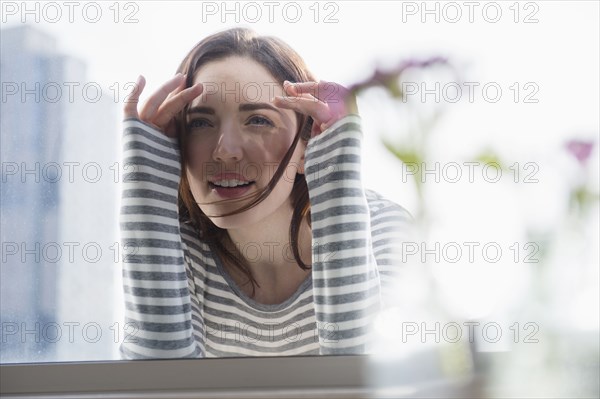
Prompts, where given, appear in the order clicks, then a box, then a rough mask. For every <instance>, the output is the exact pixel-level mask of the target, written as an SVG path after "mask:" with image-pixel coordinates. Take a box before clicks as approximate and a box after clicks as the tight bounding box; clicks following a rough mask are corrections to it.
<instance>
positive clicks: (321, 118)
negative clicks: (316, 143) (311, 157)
mask: <svg viewBox="0 0 600 399" xmlns="http://www.w3.org/2000/svg"><path fill="white" fill-rule="evenodd" d="M283 90H284V92H285V93H286V96H285V97H282V96H276V97H275V98H274V99H273V103H274V105H275V106H277V107H280V108H286V109H291V110H294V111H296V112H300V113H302V114H305V115H309V116H311V117H312V118H313V126H312V130H311V134H310V135H311V137H315V136H317V135H319V134H321V133H322V132H323V131H325V130H326V129H327V128H329V127H330V126H331V125H333V124H334V123H335V122H337V121H338V120H340V119H342V118H343V117H344V116H346V115H348V114H358V107H357V105H356V98H355V96H354V95H353V93H351V92H350V90H348V89H346V88H345V87H344V86H342V85H339V84H337V83H334V82H326V81H324V80H321V81H319V82H302V83H290V82H288V81H285V82H284V84H283Z"/></svg>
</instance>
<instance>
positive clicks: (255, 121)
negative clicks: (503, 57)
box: [248, 115, 275, 127]
mask: <svg viewBox="0 0 600 399" xmlns="http://www.w3.org/2000/svg"><path fill="white" fill-rule="evenodd" d="M248 123H249V124H251V125H257V126H269V127H273V126H275V124H274V123H273V122H271V121H270V120H269V119H267V118H265V117H264V116H259V115H255V116H252V117H251V118H250V119H249V120H248Z"/></svg>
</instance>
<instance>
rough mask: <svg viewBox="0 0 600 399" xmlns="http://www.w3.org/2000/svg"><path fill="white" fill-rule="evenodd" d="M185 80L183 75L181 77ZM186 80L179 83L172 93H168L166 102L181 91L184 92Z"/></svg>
mask: <svg viewBox="0 0 600 399" xmlns="http://www.w3.org/2000/svg"><path fill="white" fill-rule="evenodd" d="M183 76H184V78H185V75H183ZM186 83H187V82H186V79H183V80H182V81H181V84H180V85H179V86H177V88H176V89H175V90H173V91H172V92H170V93H169V95H168V96H167V100H168V99H169V98H171V97H173V96H174V95H176V94H179V93H181V91H182V90H184V89H185V88H186Z"/></svg>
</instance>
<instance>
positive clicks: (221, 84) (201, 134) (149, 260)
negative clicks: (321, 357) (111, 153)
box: [120, 29, 410, 359]
mask: <svg viewBox="0 0 600 399" xmlns="http://www.w3.org/2000/svg"><path fill="white" fill-rule="evenodd" d="M290 82H294V83H290ZM143 87H144V79H143V78H140V79H139V80H138V85H137V89H136V90H134V93H132V95H131V97H130V100H129V102H128V103H127V104H126V106H125V121H124V128H125V131H124V154H123V157H124V159H123V160H124V163H125V165H127V166H128V169H127V170H128V171H130V173H129V174H128V175H127V176H126V178H125V181H124V183H123V193H122V208H121V220H120V221H121V236H122V237H121V240H122V243H123V245H124V246H125V245H126V246H128V247H129V248H134V249H135V250H134V251H133V250H132V251H130V252H132V253H131V254H130V255H129V256H126V257H125V259H123V268H124V271H123V278H124V290H125V302H126V322H129V323H132V325H133V326H134V330H135V331H134V332H133V333H132V335H131V336H130V337H128V339H127V340H126V341H125V342H123V343H122V345H121V353H122V356H123V357H125V358H128V359H132V358H133V359H137V358H178V357H208V356H246V355H250V356H256V355H299V354H319V353H320V354H334V353H336V354H337V353H364V352H365V351H366V350H368V349H367V348H368V344H369V331H370V329H371V327H372V321H373V316H374V315H376V313H377V311H378V310H379V309H380V307H381V306H382V302H381V293H382V289H384V288H385V287H386V284H387V283H388V280H390V278H391V275H392V274H393V273H394V269H398V266H399V265H398V263H399V262H398V260H399V257H398V256H397V255H398V254H397V252H398V248H399V245H398V243H399V240H401V239H402V234H403V231H404V230H405V227H406V225H407V222H408V220H409V218H410V216H409V215H408V213H407V212H406V211H405V210H404V209H403V208H402V207H400V206H399V205H396V204H394V203H392V202H390V201H388V200H386V199H384V198H382V197H381V196H380V195H379V194H377V193H375V192H373V191H370V190H365V189H364V188H363V184H362V180H361V176H360V140H361V136H362V133H361V130H360V117H359V116H358V113H357V109H356V103H355V100H354V98H353V97H352V96H351V95H350V93H348V91H347V90H345V89H344V88H343V87H341V86H339V85H337V84H334V83H327V82H323V81H321V82H319V83H316V82H315V79H314V77H313V76H312V75H311V74H310V72H308V69H307V68H306V66H305V64H304V62H303V61H302V59H301V58H300V57H299V56H298V55H297V54H296V53H295V52H294V51H293V50H292V49H291V48H290V47H288V46H287V45H286V44H285V43H283V42H282V41H280V40H279V39H276V38H271V37H258V36H256V35H255V34H254V33H253V32H252V31H250V30H247V29H230V30H227V31H224V32H221V33H217V34H214V35H212V36H210V37H207V38H206V39H204V40H202V41H201V42H200V43H198V45H196V47H194V48H193V49H192V50H191V51H190V53H189V54H188V56H187V57H186V58H185V59H184V61H183V62H182V63H181V65H180V67H179V69H178V74H177V75H176V76H175V77H174V78H172V79H171V80H169V81H168V82H167V83H165V84H164V85H163V86H162V87H161V88H160V89H159V90H158V91H157V92H156V93H154V94H153V95H152V96H151V97H150V98H149V99H148V100H147V102H146V103H145V105H144V106H143V107H141V108H140V109H139V111H138V99H139V95H140V93H141V92H142V90H143ZM180 150H181V151H180ZM388 277H390V278H388ZM129 331H132V330H129Z"/></svg>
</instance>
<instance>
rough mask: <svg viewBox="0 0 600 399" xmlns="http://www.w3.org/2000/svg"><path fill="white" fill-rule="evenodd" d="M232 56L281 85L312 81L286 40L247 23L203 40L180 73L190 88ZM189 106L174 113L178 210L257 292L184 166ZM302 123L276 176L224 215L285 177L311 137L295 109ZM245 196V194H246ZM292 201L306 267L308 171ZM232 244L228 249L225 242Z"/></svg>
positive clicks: (294, 240)
mask: <svg viewBox="0 0 600 399" xmlns="http://www.w3.org/2000/svg"><path fill="white" fill-rule="evenodd" d="M230 56H244V57H249V58H251V59H253V60H255V61H256V62H258V63H259V64H261V65H262V66H263V67H265V68H266V69H267V70H268V71H269V72H270V73H271V75H272V76H273V77H274V78H275V79H276V80H277V82H278V83H279V84H280V85H282V86H283V82H284V80H289V81H290V82H307V81H314V80H315V79H314V78H313V76H312V74H311V73H310V72H309V70H308V68H307V67H306V65H305V63H304V61H303V60H302V58H301V57H300V56H299V55H298V54H297V53H296V52H295V51H294V50H293V49H292V48H291V47H290V46H288V45H287V44H286V43H284V42H283V41H281V40H280V39H278V38H276V37H271V36H258V35H257V34H256V33H255V32H254V31H252V30H251V29H247V28H233V29H229V30H225V31H222V32H219V33H216V34H213V35H211V36H208V37H207V38H205V39H203V40H202V41H200V42H199V43H198V44H197V45H196V46H195V47H194V48H193V49H192V50H191V51H190V52H189V53H188V55H187V56H186V57H185V58H184V60H183V61H182V62H181V64H180V65H179V68H178V70H177V72H181V73H184V74H186V86H187V87H191V86H192V85H193V81H194V73H195V72H196V71H197V70H198V69H199V68H201V67H202V66H203V65H205V64H206V63H208V62H211V61H216V60H221V59H224V58H227V57H230ZM188 108H189V107H188V106H186V107H185V108H184V109H183V110H182V111H181V112H180V113H179V115H178V116H177V117H176V122H177V130H178V139H179V144H180V148H181V149H182V151H181V166H182V168H181V169H182V175H181V184H180V187H179V215H180V219H181V220H182V221H184V222H186V223H191V224H192V225H193V226H194V228H195V229H196V231H197V234H198V237H199V238H200V239H201V240H202V241H204V242H207V243H209V244H210V246H211V247H212V248H214V249H215V250H216V252H217V254H216V255H217V256H219V257H220V258H221V260H222V261H223V263H225V261H226V260H227V261H229V263H230V264H232V265H233V266H234V267H236V268H238V269H239V270H240V271H241V272H242V273H244V274H245V275H246V277H247V278H248V281H249V282H250V283H251V284H252V292H253V294H252V295H254V293H255V289H256V286H258V283H257V282H256V280H255V278H254V276H253V275H252V272H251V270H250V268H249V266H248V262H247V261H246V259H245V258H244V257H243V256H242V254H241V253H240V251H239V250H238V249H237V248H236V247H235V245H233V242H232V241H231V238H230V237H229V234H227V230H226V229H222V228H220V227H218V226H216V225H215V224H214V223H213V222H212V221H211V220H210V218H209V217H208V216H207V215H206V214H204V212H203V211H202V210H201V209H200V207H199V206H198V204H197V203H196V201H195V200H194V197H193V195H192V193H191V191H190V185H189V182H188V180H187V175H186V173H185V171H186V165H187V162H188V160H187V154H186V151H185V148H186V147H185V146H186V137H187V129H188V127H187V122H186V119H187V118H186V115H187V112H188ZM296 119H297V122H298V131H297V132H296V134H295V137H294V140H293V142H292V145H291V146H290V148H289V149H288V151H287V152H286V154H285V156H284V157H283V159H282V161H281V164H280V165H279V167H278V168H277V170H276V172H275V175H274V176H273V178H272V179H271V181H270V182H269V184H268V185H267V186H266V187H265V188H264V189H263V190H261V191H259V192H257V193H255V195H254V199H253V200H252V201H250V202H249V203H248V204H246V205H244V206H242V207H241V208H239V209H237V210H234V211H233V212H229V213H226V214H222V215H220V216H221V217H222V216H229V215H234V214H238V213H241V212H244V211H246V210H248V209H250V208H252V207H254V206H256V205H258V204H259V203H260V202H261V201H263V200H264V199H265V198H266V197H267V196H268V195H269V194H270V193H271V191H272V190H273V188H274V187H275V185H276V184H277V182H278V181H279V179H280V178H281V176H282V175H283V173H284V171H285V169H286V167H287V166H288V163H289V161H290V159H291V157H292V155H293V153H294V150H295V148H296V145H297V143H298V141H299V140H303V141H304V142H305V143H306V142H308V139H309V138H310V131H311V128H312V123H313V120H312V118H311V117H308V116H305V115H302V114H300V113H296ZM244 199H246V198H244ZM290 200H291V203H292V206H293V209H294V211H293V215H292V222H291V224H290V236H289V237H290V243H291V248H292V250H293V254H294V259H295V260H296V262H297V263H298V265H299V267H300V268H302V269H304V270H308V269H309V268H310V266H307V265H306V264H304V263H303V262H302V259H301V258H300V250H299V247H298V236H299V232H300V225H301V223H302V221H303V220H304V219H305V218H306V220H307V222H308V224H309V226H311V223H310V202H309V197H308V186H307V183H306V178H305V176H304V174H301V173H297V174H296V177H295V179H294V185H293V188H292V192H291V194H290ZM228 246H229V247H230V248H231V250H229V249H228V248H227V247H228Z"/></svg>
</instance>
